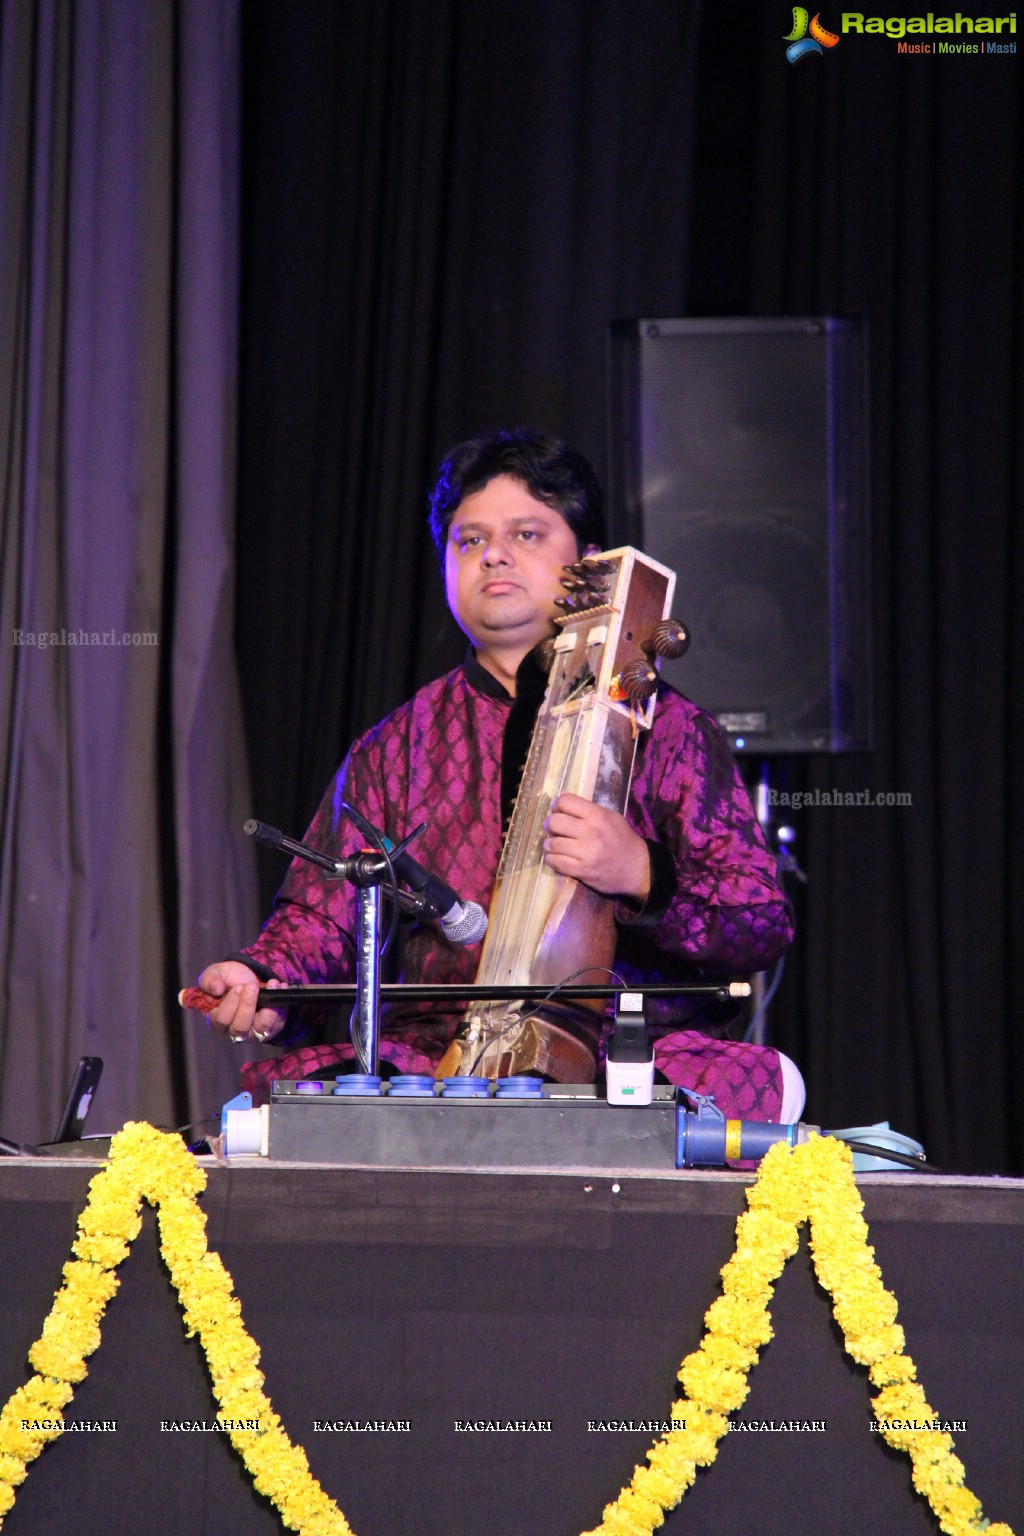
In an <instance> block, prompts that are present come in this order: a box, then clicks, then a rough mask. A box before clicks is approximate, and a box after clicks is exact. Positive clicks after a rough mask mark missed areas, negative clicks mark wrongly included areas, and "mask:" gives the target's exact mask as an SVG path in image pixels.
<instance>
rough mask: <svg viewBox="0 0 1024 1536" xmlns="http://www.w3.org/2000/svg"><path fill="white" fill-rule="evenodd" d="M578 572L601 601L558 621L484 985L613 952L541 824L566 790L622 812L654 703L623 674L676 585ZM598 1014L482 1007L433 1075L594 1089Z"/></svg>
mask: <svg viewBox="0 0 1024 1536" xmlns="http://www.w3.org/2000/svg"><path fill="white" fill-rule="evenodd" d="M585 563H586V564H587V565H588V566H590V565H593V566H594V567H596V568H598V569H599V570H600V572H601V575H600V580H601V582H602V584H603V585H604V587H605V590H606V597H605V600H603V601H601V602H600V605H599V606H593V607H589V608H584V609H581V610H580V611H578V612H572V613H569V614H567V615H566V616H565V617H564V618H559V619H557V620H556V621H555V622H556V624H557V626H558V630H559V633H558V635H557V637H556V639H555V640H554V660H553V662H552V666H551V671H550V674H549V678H548V686H547V691H546V693H545V695H544V700H543V703H542V704H541V707H540V710H539V712H538V715H537V721H536V724H535V726H534V731H533V739H532V742H531V745H530V750H529V753H528V755H527V759H526V764H525V766H524V768H523V773H522V778H521V780H520V784H519V792H518V795H517V797H516V803H515V808H514V810H513V813H512V818H511V821H510V823H509V829H508V833H507V836H506V838H505V844H504V848H503V851H502V856H501V862H500V864H499V866H498V874H497V878H496V882H495V887H494V895H493V897H492V901H491V909H490V922H489V926H488V930H487V937H486V939H485V941H484V948H483V952H482V954H481V959H480V969H479V971H478V973H477V982H478V983H480V984H487V985H493V986H514V985H515V984H516V983H517V982H523V983H527V982H530V983H536V984H540V985H545V984H550V985H551V986H552V987H554V986H556V985H557V984H558V983H559V982H562V981H565V980H566V979H567V978H568V977H570V976H572V975H575V974H577V973H579V972H580V971H581V970H584V971H586V970H588V969H590V968H595V970H596V971H598V972H600V971H603V970H606V969H607V968H608V967H610V966H611V964H612V960H613V958H614V954H615V947H616V934H615V921H614V899H613V898H611V897H608V896H603V895H600V894H598V893H597V892H596V891H593V890H591V889H590V888H589V887H588V886H586V885H583V884H581V883H580V882H579V881H577V880H573V879H570V878H569V877H567V876H565V875H557V874H555V873H554V871H553V870H551V869H549V868H548V866H547V864H545V862H544V856H543V841H544V824H545V822H546V820H547V817H548V813H549V811H550V809H551V804H552V801H553V800H555V799H556V798H557V796H558V795H560V794H562V793H563V792H569V793H572V794H575V795H580V796H581V797H583V798H585V799H588V800H593V801H595V802H596V803H597V804H599V805H603V806H607V807H608V808H609V809H611V810H614V811H618V812H620V813H622V812H624V811H625V809H626V802H627V799H628V797H629V787H630V781H631V778H632V772H633V762H634V758H635V755H636V743H637V738H638V734H639V731H640V730H643V729H648V728H649V727H650V724H651V720H652V718H653V711H654V699H653V698H650V699H649V700H648V701H647V702H646V703H643V704H637V703H631V702H630V701H629V699H628V698H626V697H624V696H623V690H622V687H621V686H620V684H619V681H618V680H619V677H620V675H621V673H622V671H623V668H624V667H625V666H626V665H627V664H628V663H630V662H637V661H639V662H641V663H643V662H644V661H645V660H648V655H647V652H645V650H644V646H645V644H646V643H647V642H648V640H649V637H650V635H651V633H652V631H653V630H654V628H655V626H656V625H657V624H658V622H659V621H660V620H662V619H665V618H667V616H668V612H669V609H670V606H671V602H672V596H673V591H674V588H675V575H674V573H673V572H672V571H670V570H668V569H667V568H666V567H665V566H663V565H659V564H658V562H657V561H655V560H652V559H650V558H649V557H648V556H647V555H643V554H641V553H640V552H639V551H638V550H635V549H631V548H623V549H617V550H612V551H610V552H608V553H605V554H602V555H598V556H595V557H594V559H593V561H588V562H585ZM582 979H585V980H589V981H599V980H603V979H605V978H604V976H603V975H602V974H594V975H591V976H588V977H585V978H582ZM602 1012H603V1004H602V1003H600V1002H598V1003H597V1004H596V1005H595V1007H594V1009H590V1008H588V1007H587V1006H586V1005H584V1004H573V1005H568V1004H562V1005H558V1003H557V1001H555V1002H553V1003H551V1004H545V1005H544V1006H543V1008H542V1009H537V1010H534V1009H531V1010H530V1012H529V1015H528V1016H526V1017H524V1018H522V1019H520V1014H521V1013H522V1014H525V1013H526V1009H525V1005H523V1004H521V1003H516V1002H514V1001H513V1002H509V1003H494V1004H489V1005H488V1004H483V1005H479V1006H478V1007H477V1008H476V1009H474V1010H473V1012H472V1013H471V1014H469V1015H468V1016H467V1019H466V1022H465V1025H464V1027H463V1029H462V1030H461V1031H460V1034H459V1035H458V1036H457V1038H456V1040H455V1041H454V1042H453V1043H452V1045H451V1046H450V1047H449V1050H448V1052H447V1053H446V1055H445V1056H444V1058H443V1059H442V1062H441V1064H440V1066H439V1068H438V1076H439V1077H444V1076H468V1075H472V1074H476V1075H480V1076H488V1077H506V1076H510V1075H512V1074H514V1073H517V1072H539V1073H541V1074H542V1075H543V1076H545V1077H550V1078H554V1079H555V1080H556V1081H561V1082H590V1081H592V1080H593V1077H594V1074H595V1070H596V1064H597V1043H598V1039H599V1037H600V1023H601V1014H602Z"/></svg>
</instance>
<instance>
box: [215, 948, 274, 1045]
mask: <svg viewBox="0 0 1024 1536" xmlns="http://www.w3.org/2000/svg"><path fill="white" fill-rule="evenodd" d="M283 985H284V983H283V982H281V981H265V982H261V981H260V979H259V977H258V976H257V975H256V972H255V971H252V970H250V969H249V967H248V966H247V965H243V964H242V962H241V961H240V960H220V961H218V963H217V964H216V965H208V966H207V967H206V970H205V971H204V972H203V974H202V975H201V976H200V978H199V987H200V989H201V990H202V991H203V992H208V993H209V994H210V996H211V997H219V998H221V999H222V1001H221V1002H220V1003H219V1004H218V1006H217V1007H216V1008H215V1009H214V1010H213V1012H212V1013H211V1014H210V1015H209V1020H210V1027H211V1029H213V1030H214V1031H215V1032H216V1033H217V1034H218V1035H225V1036H227V1038H228V1039H229V1040H235V1041H239V1042H240V1041H242V1040H249V1039H250V1038H251V1039H252V1040H254V1041H256V1042H257V1043H259V1042H260V1041H269V1040H273V1038H274V1036H275V1035H279V1034H280V1033H281V1031H282V1029H283V1028H284V1023H285V1015H284V1014H283V1013H282V1012H281V1011H280V1010H279V1009H277V1008H257V1006H256V1005H257V1001H258V999H259V992H260V987H281V986H283Z"/></svg>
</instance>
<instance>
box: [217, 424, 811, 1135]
mask: <svg viewBox="0 0 1024 1536" xmlns="http://www.w3.org/2000/svg"><path fill="white" fill-rule="evenodd" d="M431 529H432V532H433V535H434V538H435V542H436V543H437V547H438V551H439V553H440V555H441V558H442V561H443V566H444V574H445V585H446V593H447V599H448V604H449V607H450V609H451V611H452V614H453V616H454V618H455V620H456V622H457V623H458V625H459V626H460V628H461V629H462V630H463V631H464V633H465V634H466V636H467V638H468V640H469V642H470V650H469V653H468V655H467V657H466V660H465V661H464V662H463V664H462V666H460V667H458V668H456V669H455V671H453V672H451V673H449V674H448V675H447V677H444V678H441V679H439V680H438V681H436V682H434V683H430V684H427V685H426V686H425V687H424V688H421V689H420V690H419V691H418V693H417V694H416V695H415V696H414V697H413V698H412V699H411V700H410V701H409V703H408V704H405V705H403V706H402V707H401V708H399V709H398V710H396V711H394V713H393V714H391V715H389V716H388V717H387V718H386V719H385V720H383V721H382V722H381V723H380V724H379V725H378V726H376V727H375V728H374V729H373V730H371V731H369V732H367V733H366V734H365V735H364V736H362V737H361V738H360V739H359V740H358V741H357V742H356V743H355V745H354V746H353V747H352V749H351V751H350V753H349V755H348V757H347V758H346V760H345V762H344V764H343V765H342V767H341V768H340V769H339V771H338V774H337V775H336V777H335V780H334V781H333V783H332V784H331V786H330V787H329V788H328V791H327V793H326V795H325V797H324V799H323V802H322V803H321V806H320V809H319V810H318V812H317V815H316V817H315V818H314V821H313V823H312V826H311V827H310V829H309V832H308V833H307V836H306V841H307V842H308V843H310V844H311V845H312V846H314V847H317V848H320V849H322V850H324V851H325V852H328V853H330V854H331V855H332V856H334V857H344V856H346V855H348V854H350V853H352V852H355V851H356V850H357V849H358V848H359V847H360V846H362V843H363V839H362V837H361V836H360V834H359V833H358V832H357V831H356V830H355V828H353V827H352V826H351V825H350V824H349V823H348V822H347V820H346V819H345V817H344V815H343V812H342V810H341V806H340V803H341V801H343V800H347V801H349V802H350V803H352V804H353V805H355V806H357V807H358V808H359V809H360V810H361V811H362V812H363V814H364V815H365V816H366V817H367V818H368V819H369V820H370V821H371V822H372V823H373V824H374V825H375V826H377V827H380V828H382V829H383V830H384V831H385V832H386V833H387V834H388V836H389V837H391V838H392V839H393V840H395V841H397V840H399V839H400V838H402V837H403V836H404V835H405V833H406V832H407V831H409V830H410V829H411V828H413V827H414V826H416V825H417V824H419V823H420V822H423V821H426V822H427V829H426V830H425V831H424V832H423V834H422V835H421V836H420V837H419V838H418V839H417V843H416V849H415V854H416V858H417V860H418V862H419V863H420V864H421V865H423V866H424V867H425V868H427V869H429V870H431V871H432V872H434V873H436V874H437V875H439V876H440V877H441V878H442V879H443V880H445V881H447V882H448V884H449V885H450V886H451V887H452V889H454V890H456V891H458V893H459V895H460V897H461V898H462V899H463V900H465V901H477V902H479V903H480V904H481V905H482V906H483V907H484V908H485V909H486V908H487V907H488V905H489V902H490V898H491V894H492V890H493V887H494V879H495V872H496V870H497V867H498V860H499V856H500V853H501V846H502V835H503V827H504V825H505V824H506V823H507V819H508V816H509V813H510V810H511V805H512V803H513V801H514V799H515V793H516V788H517V786H518V780H519V774H520V772H521V770H522V766H523V761H524V758H525V755H526V750H527V747H528V745H529V741H530V735H531V732H532V729H533V722H534V719H535V717H536V714H537V708H538V704H539V702H540V699H541V696H542V695H543V691H544V677H543V673H542V672H541V670H540V668H539V666H538V665H537V661H536V657H535V648H536V647H537V646H538V644H539V643H540V642H541V641H543V640H545V639H546V638H548V637H549V636H550V635H552V633H553V632H554V619H555V616H556V615H557V613H558V611H559V610H558V606H557V605H558V601H559V599H564V597H565V592H564V586H563V581H564V576H565V568H566V567H567V566H569V565H572V564H573V563H574V562H576V561H578V560H579V559H580V557H581V556H583V555H588V554H592V553H594V552H596V551H597V550H599V549H601V548H602V547H603V545H604V543H605V535H604V518H603V506H602V498H601V491H600V487H599V485H598V482H597V479H596V477H595V475H594V473H593V470H592V469H591V467H590V465H589V464H588V463H587V461H586V460H585V459H584V458H583V457H582V455H580V454H579V453H577V452H576V451H575V450H574V449H572V448H571V447H570V446H569V445H568V444H566V443H564V442H563V441H561V440H560V439H557V438H554V437H551V436H548V435H546V434H542V433H536V432H526V431H516V432H507V433H491V434H488V435H486V436H484V437H481V438H477V439H474V440H472V441H471V442H469V443H464V444H461V445H460V446H459V447H457V448H456V449H454V450H453V451H452V452H451V453H450V454H449V455H448V456H447V458H446V459H445V461H444V463H443V464H442V466H441V469H440V473H439V476H438V480H437V483H436V485H435V487H434V491H433V494H432V497H431ZM543 858H544V861H545V863H546V864H547V865H548V867H549V868H550V869H551V870H553V871H555V872H556V873H557V874H559V875H564V876H569V877H571V878H572V879H574V880H576V881H579V882H581V883H582V884H583V885H585V886H588V887H589V888H590V889H591V890H592V891H596V892H598V893H600V895H601V896H603V897H606V898H608V900H609V901H610V902H613V903H614V914H615V920H616V947H615V971H616V973H617V974H618V975H620V976H621V977H623V978H624V979H625V980H626V981H627V983H628V984H629V985H630V986H631V987H636V988H637V989H642V988H643V986H644V985H645V983H646V984H653V983H654V982H668V981H673V982H686V981H689V982H695V981H706V980H709V979H713V980H719V979H721V978H723V977H724V978H735V977H737V976H742V975H745V974H749V973H750V972H753V971H759V970H763V969H765V968H767V967H768V966H770V965H772V964H774V962H775V961H776V960H777V959H778V958H779V956H780V955H781V954H782V953H783V952H784V950H785V949H786V948H787V946H788V944H789V942H790V940H791V937H792V924H791V914H790V909H789V904H788V902H787V901H786V899H785V897H784V896H783V894H782V892H781V890H780V888H779V885H778V882H777V876H776V869H775V861H774V859H773V858H772V856H771V854H770V853H769V852H768V850H767V848H766V846H765V843H764V839H763V836H762V833H761V829H760V827H759V826H758V824H757V821H756V818H755V817H754V814H753V811H752V808H751V805H750V801H749V798H748V796H747V793H746V790H745V788H744V786H743V784H742V781H741V779H740V777H739V775H738V773H737V771H736V767H735V764H734V762H733V760H732V755H731V752H730V748H729V745H728V742H727V740H726V738H725V737H724V735H723V733H722V732H721V731H720V729H719V727H718V726H717V724H716V723H715V722H714V721H713V720H712V719H711V718H710V717H709V716H708V715H706V714H704V713H703V712H702V711H701V710H699V709H698V708H697V707H696V706H695V705H693V704H691V703H689V702H688V701H687V700H685V699H683V698H682V697H681V696H680V695H679V694H678V693H676V692H675V691H674V690H672V689H671V688H669V687H667V686H666V685H664V684H661V685H659V688H658V697H657V705H656V708H655V711H654V716H653V726H652V728H651V729H650V730H649V731H644V732H642V733H641V735H640V738H639V740H638V743H637V750H636V762H635V767H634V771H633V778H632V785H631V789H630V794H629V800H628V804H627V805H626V813H625V815H620V814H619V813H618V812H617V811H614V810H611V809H609V808H608V807H606V806H602V805H598V804H595V803H594V802H593V801H591V800H588V799H585V798H582V797H580V796H578V795H574V794H568V793H562V794H559V795H558V796H557V798H556V799H555V800H554V801H553V803H552V805H551V809H550V813H549V815H548V817H547V819H546V822H545V835H544V841H543ZM354 933H355V892H354V890H353V888H352V887H351V886H350V885H349V884H348V883H347V882H344V881H332V880H330V879H325V877H324V876H323V875H321V874H320V873H319V872H318V871H317V870H316V869H314V868H312V867H311V866H309V865H308V864H305V863H302V862H300V861H296V862H294V863H293V864H292V866H291V868H290V870H289V872H288V875H287V877H286V879H285V882H284V885H283V886H282V888H281V891H280V892H279V894H278V897H277V900H276V903H275V910H274V913H273V915H272V916H271V917H270V919H269V920H268V922H267V923H266V925H265V927H264V929H263V932H262V933H261V935H260V937H259V938H258V939H257V940H256V942H255V943H254V944H252V945H251V946H249V947H248V948H247V949H245V950H243V951H241V952H239V953H238V954H237V955H235V956H232V957H231V958H230V959H227V960H223V961H220V962H218V963H217V964H214V965H211V966H209V967H207V969H206V970H205V971H204V972H203V974H202V975H201V977H200V978H199V986H200V988H201V989H202V990H203V991H204V992H206V993H207V994H208V995H209V996H210V997H211V999H212V998H217V999H219V1001H218V1003H217V1004H216V1006H215V1007H214V1008H213V1011H212V1012H211V1013H210V1015H209V1017H210V1023H211V1025H212V1027H213V1028H214V1029H215V1030H217V1031H218V1032H220V1033H223V1034H225V1035H228V1036H230V1037H231V1038H232V1039H233V1040H241V1041H244V1040H247V1039H249V1038H250V1037H252V1038H254V1039H256V1040H262V1041H273V1042H275V1043H278V1044H281V1045H288V1046H290V1047H297V1049H293V1050H292V1052H291V1054H290V1055H289V1056H288V1057H286V1058H283V1059H282V1058H279V1059H277V1060H275V1061H272V1062H262V1063H256V1064H252V1063H250V1064H248V1066H247V1067H246V1069H245V1071H244V1073H243V1080H244V1081H245V1084H246V1086H247V1087H250V1088H252V1089H253V1090H254V1092H256V1093H260V1092H261V1090H262V1091H263V1092H264V1093H265V1087H266V1084H267V1082H269V1079H270V1078H271V1077H303V1076H308V1075H310V1074H312V1073H313V1072H316V1071H321V1072H324V1071H326V1070H327V1069H329V1068H331V1067H332V1066H336V1065H337V1064H338V1063H343V1062H349V1061H351V1059H352V1055H353V1052H352V1047H351V1046H350V1045H349V1044H347V1043H345V1044H328V1045H322V1044H319V1045H309V1044H304V1043H303V1041H304V1039H308V1037H309V1036H308V1033H307V1032H308V1031H310V1030H311V1027H312V1021H311V1010H309V1009H305V1008H304V1009H299V1010H294V1011H293V1013H291V1014H290V1015H286V1014H285V1013H284V1012H283V1011H279V1010H275V1009H272V1008H269V1007H262V1008H258V1000H257V999H258V991H259V988H260V985H261V984H262V985H263V986H265V987H274V986H275V985H277V986H284V985H287V986H293V985H300V984H302V983H307V982H329V981H335V982H337V981H348V980H351V979H352V976H353V974H354V944H353V937H352V936H353V934H354ZM478 962H479V945H471V946H458V945H455V944H452V943H449V942H448V940H447V939H446V938H445V936H444V935H443V934H442V933H441V932H440V931H439V929H437V928H436V927H435V926H433V925H432V924H427V923H421V924H417V925H415V926H413V927H412V928H411V929H410V930H408V931H407V932H405V933H404V934H403V951H402V967H401V968H402V979H403V980H404V981H410V982H411V981H418V982H449V983H466V982H471V981H473V980H474V978H475V976H476V973H477V966H478ZM591 979H592V978H591ZM694 1013H695V1009H694V1008H693V1006H692V1005H691V1006H690V1013H689V1016H688V1015H687V1014H686V1012H685V1005H684V1007H683V1008H682V1009H681V1008H680V1006H679V1005H678V1004H673V1005H672V1012H671V1014H669V1015H666V1014H665V1012H664V1010H662V1011H661V1017H660V1022H661V1024H662V1033H661V1036H660V1038H658V1039H657V1041H656V1046H655V1061H656V1066H657V1068H658V1069H659V1071H660V1072H661V1073H662V1074H663V1075H664V1077H665V1078H667V1079H668V1080H669V1081H670V1082H678V1083H684V1084H686V1085H687V1086H689V1087H692V1088H695V1089H697V1090H698V1091H701V1092H711V1093H714V1095H715V1099H716V1103H717V1104H718V1106H719V1107H720V1108H721V1109H722V1110H723V1111H724V1112H725V1113H726V1114H728V1115H734V1116H740V1117H742V1118H746V1119H764V1120H768V1119H772V1120H776V1119H779V1118H780V1110H782V1109H783V1108H784V1109H785V1116H784V1118H787V1119H788V1118H792V1119H796V1118H798V1116H799V1109H800V1107H802V1096H801V1094H800V1089H801V1086H802V1085H801V1084H800V1079H799V1073H798V1072H797V1071H796V1069H795V1067H793V1064H792V1063H791V1062H788V1061H787V1060H786V1058H782V1057H780V1056H779V1053H778V1052H776V1051H774V1050H772V1049H770V1048H767V1047H758V1046H753V1045H747V1044H743V1043H740V1042H733V1041H729V1040H719V1039H714V1038H710V1037H709V1036H708V1035H706V1034H704V1033H702V1032H700V1031H699V1030H695V1029H693V1028H689V1029H687V1028H681V1027H680V1024H681V1022H683V1021H685V1022H690V1023H694V1022H696V1023H699V1022H700V1019H699V1018H696V1019H694V1017H693V1014H694ZM652 1016H653V1017H654V1018H655V1019H656V1020H658V1019H659V1015H658V1012H657V1010H653V1009H652V1010H649V1014H648V1017H649V1018H650V1017H652ZM460 1020H461V1014H456V1013H454V1012H451V1013H447V1014H445V1013H443V1012H440V1011H439V1010H438V1008H437V1007H436V1006H429V1007H427V1008H425V1007H424V1005H423V1004H419V1005H416V1004H406V1005H404V1006H403V1005H401V1004H397V1005H394V1006H392V1008H391V1009H390V1010H388V1011H387V1012H386V1013H385V1015H384V1017H383V1018H382V1028H381V1042H380V1056H381V1061H382V1064H385V1063H386V1064H389V1065H390V1069H391V1070H394V1071H403V1072H432V1071H433V1070H434V1068H435V1067H436V1065H437V1063H438V1062H439V1061H440V1059H441V1057H442V1056H443V1055H444V1054H445V1051H446V1050H447V1048H448V1047H449V1045H450V1042H451V1040H452V1038H453V1036H454V1035H455V1032H456V1029H457V1027H458V1025H459V1023H460ZM385 1069H386V1068H385ZM786 1088H788V1089H789V1090H790V1092H789V1095H788V1099H787V1101H786V1103H785V1104H783V1096H784V1090H785V1089H786ZM794 1093H795V1094H796V1098H795V1097H794ZM797 1099H799V1102H797Z"/></svg>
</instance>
